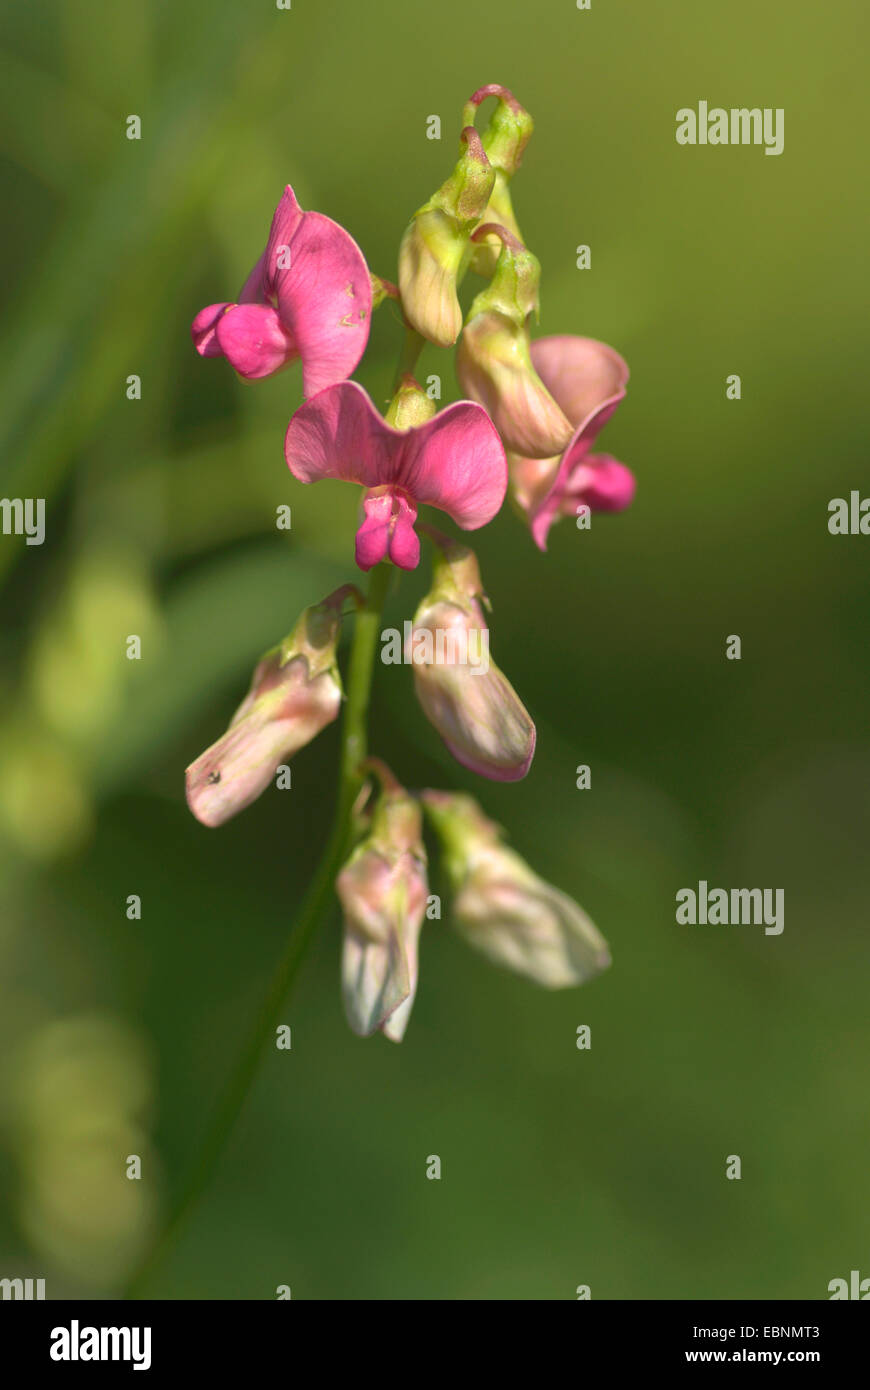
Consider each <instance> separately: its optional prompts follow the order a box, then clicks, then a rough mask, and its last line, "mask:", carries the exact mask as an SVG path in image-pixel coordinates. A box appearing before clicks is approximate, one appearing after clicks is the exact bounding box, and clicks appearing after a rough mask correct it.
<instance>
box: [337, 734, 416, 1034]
mask: <svg viewBox="0 0 870 1390" xmlns="http://www.w3.org/2000/svg"><path fill="white" fill-rule="evenodd" d="M372 761H374V760H372ZM384 772H386V769H384ZM336 891H337V893H338V896H339V899H340V901H341V905H342V908H343V909H344V920H345V929H344V946H343V950H342V962H341V974H342V993H343V996H344V1006H345V1012H346V1014H347V1019H348V1022H349V1024H350V1026H351V1028H352V1029H353V1031H354V1032H355V1033H357V1034H359V1035H360V1036H362V1037H369V1036H370V1035H371V1034H372V1033H376V1032H378V1031H380V1032H382V1033H383V1034H384V1035H385V1036H386V1037H388V1038H390V1040H391V1041H392V1042H401V1040H402V1037H403V1036H404V1033H405V1029H406V1028H407V1026H408V1019H409V1018H410V1015H411V1009H412V1007H413V1003H414V996H415V994H416V990H417V962H418V943H419V938H420V928H421V926H422V924H423V917H424V914H425V911H426V895H427V892H428V887H427V879H426V850H425V847H424V845H423V839H422V814H421V811H420V807H419V805H418V803H417V802H416V801H415V800H414V799H413V797H411V796H409V795H408V793H407V792H406V791H404V790H403V789H402V788H401V787H400V786H399V785H398V783H397V782H396V781H395V779H394V778H393V777H392V775H391V774H387V776H386V784H385V787H384V790H383V792H382V793H381V795H380V796H379V798H378V801H377V803H376V805H375V809H374V811H373V813H372V817H371V826H370V829H369V832H368V834H367V835H366V837H365V839H364V840H362V841H361V843H360V844H359V845H357V847H356V849H354V850H353V852H352V853H351V855H350V858H349V859H348V861H347V863H346V864H345V866H344V868H343V869H342V870H341V872H340V873H339V875H338V878H337V879H336Z"/></svg>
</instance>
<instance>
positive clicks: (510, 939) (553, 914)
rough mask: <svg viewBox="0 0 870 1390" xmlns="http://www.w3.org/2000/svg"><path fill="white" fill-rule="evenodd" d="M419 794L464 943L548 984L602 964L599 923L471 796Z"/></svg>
mask: <svg viewBox="0 0 870 1390" xmlns="http://www.w3.org/2000/svg"><path fill="white" fill-rule="evenodd" d="M422 799H423V803H424V806H425V808H426V812H427V815H428V817H429V819H430V820H431V822H432V824H433V826H434V828H435V830H436V832H437V834H438V837H439V839H440V841H441V846H442V849H443V852H444V863H445V867H446V870H447V875H448V878H449V880H450V883H451V885H452V887H453V890H454V893H455V897H454V899H453V904H452V920H453V925H454V926H455V928H456V930H457V931H458V932H459V933H460V935H461V936H463V937H464V938H465V940H466V941H467V942H468V943H469V945H471V946H474V947H475V949H476V950H478V951H482V952H483V954H484V955H485V956H488V957H489V959H490V960H492V961H494V962H495V963H496V964H497V965H503V966H506V967H507V968H508V969H509V970H513V971H515V972H516V973H517V974H519V975H526V976H528V978H529V979H530V980H533V981H534V982H535V983H536V984H539V985H543V986H545V988H547V989H564V988H566V987H568V986H571V985H579V984H582V983H583V982H584V981H585V980H588V979H591V978H592V977H593V976H594V975H597V974H599V973H600V971H602V970H605V969H606V968H607V966H608V965H609V964H610V953H609V951H608V949H607V942H606V941H605V940H604V938H603V936H602V935H601V933H600V932H599V931H598V928H597V927H596V926H595V925H594V924H593V923H592V922H591V921H590V920H589V918H588V917H587V916H586V913H585V912H584V911H583V909H582V908H581V907H579V906H578V904H577V903H575V902H574V899H573V898H569V897H568V895H567V893H562V892H561V891H560V890H559V889H558V888H554V887H553V885H552V884H550V883H547V882H545V880H544V879H542V878H540V877H539V876H538V874H536V873H535V872H534V870H533V869H531V868H530V867H529V865H528V864H527V863H526V861H525V860H524V859H522V858H521V857H520V855H519V854H517V853H516V852H515V851H514V850H512V849H508V848H507V846H506V845H504V844H503V843H502V834H501V831H500V830H499V828H498V826H497V825H495V824H494V822H493V821H491V820H489V819H488V817H487V816H486V815H484V813H483V811H482V810H481V808H480V806H478V804H477V802H476V801H475V800H474V799H473V797H470V796H466V795H463V794H456V795H452V794H450V793H449V792H440V791H426V792H423V796H422Z"/></svg>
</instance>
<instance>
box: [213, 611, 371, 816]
mask: <svg viewBox="0 0 870 1390" xmlns="http://www.w3.org/2000/svg"><path fill="white" fill-rule="evenodd" d="M350 596H358V591H357V590H356V589H354V587H353V585H350V584H346V585H343V586H342V588H340V589H336V591H335V593H333V594H330V596H329V597H328V598H327V599H324V601H323V603H319V604H316V605H315V606H314V607H312V608H306V609H305V612H304V613H303V614H302V616H301V617H300V619H299V621H298V622H297V624H296V626H295V627H294V629H293V631H292V632H291V633H290V635H289V636H288V637H285V638H284V641H283V642H281V643H280V644H279V645H278V646H277V647H272V648H271V650H270V651H268V652H266V654H265V656H264V657H263V658H262V659H261V660H260V662H259V663H258V665H257V667H256V670H255V671H254V675H253V678H252V680H251V688H250V690H249V691H248V694H247V696H246V697H245V699H244V700H243V701H242V703H241V705H240V706H239V708H238V709H237V710H236V713H235V714H234V716H233V718H232V720H231V722H230V725H229V728H228V729H227V731H226V733H225V734H224V735H223V737H222V738H219V739H218V741H217V742H216V743H213V744H212V745H211V747H210V748H207V749H206V751H205V752H204V753H203V754H201V755H200V757H198V758H197V760H196V762H194V763H191V765H190V767H189V768H188V769H187V772H186V774H185V781H186V791H187V804H188V806H189V807H190V809H191V811H192V812H193V814H194V815H195V816H196V818H197V820H199V821H202V824H203V825H208V826H216V825H223V823H224V821H228V820H229V819H230V818H231V817H232V816H234V815H236V814H237V813H238V812H239V811H243V810H244V809H245V807H246V806H250V804H251V802H252V801H255V800H256V799H257V797H258V796H260V795H261V793H262V792H264V791H265V790H266V788H267V786H268V785H269V783H270V782H271V781H272V779H273V777H274V776H275V771H276V768H277V767H278V766H279V765H280V764H281V763H284V762H287V761H288V759H289V758H291V757H292V756H293V754H294V753H297V752H298V751H299V749H300V748H304V747H305V745H306V743H310V742H311V740H312V739H313V738H314V737H315V735H317V734H319V733H320V731H321V729H324V728H325V727H326V725H327V724H330V723H331V722H332V720H333V719H335V718H336V716H337V715H338V711H339V707H340V705H341V699H342V687H341V677H340V676H339V672H338V667H337V665H336V655H335V649H336V645H337V642H338V637H339V631H340V626H341V609H342V605H343V603H344V602H345V600H346V599H347V598H348V597H350Z"/></svg>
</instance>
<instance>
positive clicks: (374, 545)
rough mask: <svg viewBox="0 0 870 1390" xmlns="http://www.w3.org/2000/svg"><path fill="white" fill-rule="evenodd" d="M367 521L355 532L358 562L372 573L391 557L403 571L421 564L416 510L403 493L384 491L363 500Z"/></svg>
mask: <svg viewBox="0 0 870 1390" xmlns="http://www.w3.org/2000/svg"><path fill="white" fill-rule="evenodd" d="M363 512H364V514H365V520H364V521H363V524H362V526H360V528H359V530H358V531H357V533H356V562H357V564H358V565H359V567H360V569H361V570H370V569H372V568H373V566H375V565H378V564H380V562H381V560H385V559H386V558H387V555H389V557H390V559H391V560H392V562H393V564H394V565H398V566H399V568H400V569H403V570H413V569H416V568H417V566H418V565H419V563H420V539H419V537H418V535H417V533H416V531H415V530H414V522H415V521H416V520H417V508H416V507H415V506H414V504H413V503H412V502H409V500H408V499H407V498H406V497H404V496H403V495H402V494H401V493H395V492H392V491H390V490H389V489H385V490H384V491H383V492H379V493H368V494H367V495H366V496H365V497H364V498H363Z"/></svg>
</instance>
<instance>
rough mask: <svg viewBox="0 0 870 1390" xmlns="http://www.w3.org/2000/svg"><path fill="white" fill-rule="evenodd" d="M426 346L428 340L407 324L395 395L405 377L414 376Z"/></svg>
mask: <svg viewBox="0 0 870 1390" xmlns="http://www.w3.org/2000/svg"><path fill="white" fill-rule="evenodd" d="M425 345H426V339H425V338H424V337H423V336H422V334H420V333H418V332H417V330H416V328H412V327H411V325H410V324H409V323H407V322H406V323H405V337H404V340H403V342H402V350H401V352H400V353H399V365H398V366H397V367H396V376H395V380H394V381H393V393H394V394H395V392H396V391H398V389H399V387H400V386H401V384H402V378H403V377H404V376H405V375H408V376H413V375H414V372H415V370H416V368H417V359H418V358H419V356H420V353H421V352H422V351H423V348H424V347H425Z"/></svg>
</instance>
